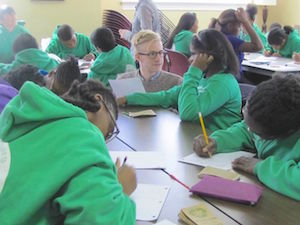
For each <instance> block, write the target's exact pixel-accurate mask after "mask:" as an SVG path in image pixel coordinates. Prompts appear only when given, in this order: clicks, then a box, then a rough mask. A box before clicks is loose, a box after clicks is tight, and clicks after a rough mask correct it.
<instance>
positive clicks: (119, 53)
mask: <svg viewBox="0 0 300 225" xmlns="http://www.w3.org/2000/svg"><path fill="white" fill-rule="evenodd" d="M91 40H92V43H93V44H94V45H95V47H96V49H97V50H98V51H99V53H100V54H99V56H98V57H97V59H96V61H95V62H94V64H93V65H92V67H91V72H90V73H89V74H88V78H93V79H98V80H100V81H101V82H102V83H103V84H104V85H106V86H108V85H109V83H108V80H114V79H116V77H117V74H119V73H124V72H125V71H126V70H127V69H128V68H131V69H135V63H134V60H133V58H132V56H131V53H130V51H129V50H128V49H127V48H126V47H124V46H122V45H118V44H116V41H115V37H114V35H113V33H112V31H111V30H110V29H109V28H106V27H100V28H98V29H96V30H95V31H94V32H93V33H92V34H91Z"/></svg>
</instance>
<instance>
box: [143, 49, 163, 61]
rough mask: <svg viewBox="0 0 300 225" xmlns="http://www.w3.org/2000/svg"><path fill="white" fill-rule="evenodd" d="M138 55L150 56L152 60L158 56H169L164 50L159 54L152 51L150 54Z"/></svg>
mask: <svg viewBox="0 0 300 225" xmlns="http://www.w3.org/2000/svg"><path fill="white" fill-rule="evenodd" d="M138 54H140V55H146V56H148V57H149V58H150V59H155V58H156V57H157V55H159V56H165V55H166V54H167V52H166V51H164V50H160V51H158V52H155V51H152V52H149V53H142V52H139V53H138Z"/></svg>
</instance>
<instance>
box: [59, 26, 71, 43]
mask: <svg viewBox="0 0 300 225" xmlns="http://www.w3.org/2000/svg"><path fill="white" fill-rule="evenodd" d="M74 33H75V32H74V30H73V28H72V27H71V26H70V25H68V24H63V25H61V26H59V27H58V30H57V36H58V38H59V39H60V40H61V41H69V40H71V39H72V37H73V35H74Z"/></svg>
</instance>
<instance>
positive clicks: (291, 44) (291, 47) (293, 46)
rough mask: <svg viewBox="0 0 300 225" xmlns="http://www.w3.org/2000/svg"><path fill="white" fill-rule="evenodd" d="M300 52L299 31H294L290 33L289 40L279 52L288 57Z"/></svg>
mask: <svg viewBox="0 0 300 225" xmlns="http://www.w3.org/2000/svg"><path fill="white" fill-rule="evenodd" d="M294 52H297V53H300V36H299V34H298V32H297V31H293V32H292V33H290V34H289V36H288V38H287V41H286V43H285V45H284V46H283V48H282V49H280V51H279V54H280V55H281V56H283V57H286V58H292V56H293V53H294Z"/></svg>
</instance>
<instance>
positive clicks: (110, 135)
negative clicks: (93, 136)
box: [101, 99, 120, 143]
mask: <svg viewBox="0 0 300 225" xmlns="http://www.w3.org/2000/svg"><path fill="white" fill-rule="evenodd" d="M101 102H102V103H103V105H104V107H105V109H106V111H107V112H108V114H109V117H110V119H111V121H112V123H113V126H114V129H113V131H112V132H109V133H108V134H107V135H106V137H105V142H106V143H108V142H110V141H111V140H113V139H114V138H115V137H117V136H118V134H119V133H120V130H119V127H118V125H117V123H116V120H115V119H114V117H113V115H112V113H111V111H110V110H109V109H108V107H107V105H106V104H105V102H104V101H103V100H102V99H101Z"/></svg>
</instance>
